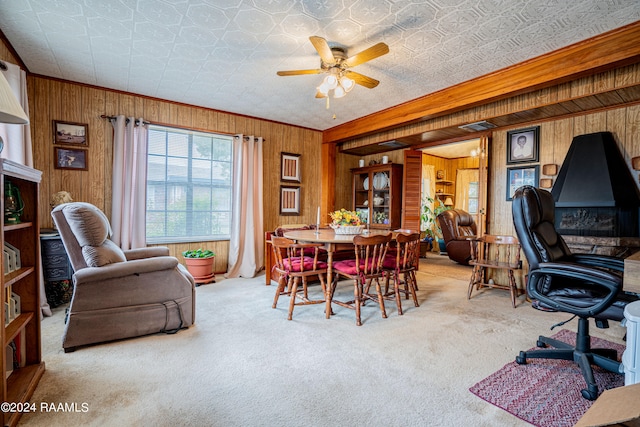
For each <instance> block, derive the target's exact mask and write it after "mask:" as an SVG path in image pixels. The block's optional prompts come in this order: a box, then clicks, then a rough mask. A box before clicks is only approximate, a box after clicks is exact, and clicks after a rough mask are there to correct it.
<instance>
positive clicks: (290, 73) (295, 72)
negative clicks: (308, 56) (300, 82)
mask: <svg viewBox="0 0 640 427" xmlns="http://www.w3.org/2000/svg"><path fill="white" fill-rule="evenodd" d="M320 73H324V70H321V69H316V70H290V71H278V73H277V74H278V75H279V76H300V75H303V74H320Z"/></svg>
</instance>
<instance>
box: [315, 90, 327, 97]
mask: <svg viewBox="0 0 640 427" xmlns="http://www.w3.org/2000/svg"><path fill="white" fill-rule="evenodd" d="M326 97H327V95H323V94H322V93H321V92H320V91H317V92H316V98H326Z"/></svg>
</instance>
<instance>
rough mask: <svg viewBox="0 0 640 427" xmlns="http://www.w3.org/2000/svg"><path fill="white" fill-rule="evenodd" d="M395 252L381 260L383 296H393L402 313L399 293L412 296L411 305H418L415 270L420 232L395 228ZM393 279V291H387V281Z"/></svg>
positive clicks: (418, 255)
mask: <svg viewBox="0 0 640 427" xmlns="http://www.w3.org/2000/svg"><path fill="white" fill-rule="evenodd" d="M396 231H398V234H397V235H396V239H395V241H396V250H395V253H392V254H387V256H386V257H385V259H384V261H383V264H382V265H383V267H384V269H385V270H387V272H388V274H387V275H386V283H385V293H384V296H385V297H389V296H393V297H395V300H396V306H397V308H398V315H402V300H401V298H400V294H401V293H402V294H404V295H405V298H406V299H409V296H411V297H412V298H413V305H415V306H416V307H420V304H418V297H417V295H416V291H417V290H418V282H417V280H416V270H417V269H418V262H419V257H420V233H418V232H416V231H411V230H396ZM391 279H393V293H391V292H390V291H389V282H390V280H391ZM402 285H404V286H402Z"/></svg>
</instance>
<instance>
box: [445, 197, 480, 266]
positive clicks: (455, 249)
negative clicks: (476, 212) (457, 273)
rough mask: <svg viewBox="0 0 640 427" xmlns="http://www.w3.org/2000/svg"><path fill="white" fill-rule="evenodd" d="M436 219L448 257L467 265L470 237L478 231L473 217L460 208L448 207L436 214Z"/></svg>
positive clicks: (469, 252)
mask: <svg viewBox="0 0 640 427" xmlns="http://www.w3.org/2000/svg"><path fill="white" fill-rule="evenodd" d="M436 220H437V221H438V225H439V226H440V229H441V230H442V237H443V238H444V242H445V245H446V247H447V254H448V255H449V258H450V259H451V260H452V261H456V262H458V263H460V264H464V265H468V264H469V261H470V260H471V245H472V244H473V241H472V239H473V238H474V237H476V234H477V233H478V232H477V229H476V223H475V221H474V220H473V217H472V216H471V215H470V214H469V213H468V212H466V211H463V210H462V209H449V210H446V211H444V212H442V213H441V214H440V215H438V216H437V218H436Z"/></svg>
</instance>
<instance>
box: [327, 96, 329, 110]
mask: <svg viewBox="0 0 640 427" xmlns="http://www.w3.org/2000/svg"><path fill="white" fill-rule="evenodd" d="M329 107H330V105H329V95H327V110H328V109H329Z"/></svg>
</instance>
